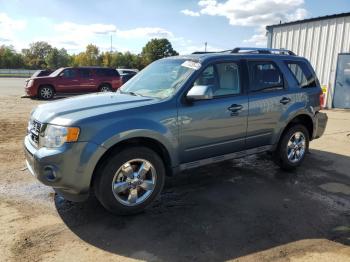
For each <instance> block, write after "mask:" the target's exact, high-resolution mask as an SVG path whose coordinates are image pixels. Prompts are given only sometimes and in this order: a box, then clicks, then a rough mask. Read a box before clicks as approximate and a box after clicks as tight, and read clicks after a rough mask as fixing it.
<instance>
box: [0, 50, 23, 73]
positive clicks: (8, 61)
mask: <svg viewBox="0 0 350 262" xmlns="http://www.w3.org/2000/svg"><path fill="white" fill-rule="evenodd" d="M23 67H24V61H23V57H22V55H21V54H18V53H17V52H16V51H15V49H14V48H13V46H5V45H2V46H0V68H11V69H12V68H23Z"/></svg>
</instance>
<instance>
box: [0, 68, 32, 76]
mask: <svg viewBox="0 0 350 262" xmlns="http://www.w3.org/2000/svg"><path fill="white" fill-rule="evenodd" d="M35 71H37V70H29V69H0V77H30V76H31V75H32V74H34V72H35Z"/></svg>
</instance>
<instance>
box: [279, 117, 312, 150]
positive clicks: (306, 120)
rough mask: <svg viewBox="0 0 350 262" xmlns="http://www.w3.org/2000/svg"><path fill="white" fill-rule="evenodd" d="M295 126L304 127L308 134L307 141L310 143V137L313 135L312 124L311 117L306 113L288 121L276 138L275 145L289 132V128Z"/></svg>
mask: <svg viewBox="0 0 350 262" xmlns="http://www.w3.org/2000/svg"><path fill="white" fill-rule="evenodd" d="M297 124H302V125H304V126H305V127H306V129H307V130H308V133H309V139H310V141H311V140H312V137H313V134H314V122H313V120H312V117H311V116H310V115H308V114H306V113H301V114H298V115H296V116H294V117H292V118H291V119H290V120H289V121H288V123H287V125H286V126H285V127H284V128H283V130H282V131H281V132H280V134H279V136H278V140H277V145H278V144H279V143H280V141H281V138H282V137H283V135H284V134H285V133H286V132H287V131H288V130H289V128H290V127H292V126H294V125H297Z"/></svg>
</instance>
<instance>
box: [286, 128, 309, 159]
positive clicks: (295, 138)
mask: <svg viewBox="0 0 350 262" xmlns="http://www.w3.org/2000/svg"><path fill="white" fill-rule="evenodd" d="M305 150H306V138H305V135H304V134H303V133H302V132H300V131H298V132H295V133H294V134H293V135H292V136H291V138H290V139H289V141H288V144H287V154H288V160H289V161H290V162H292V163H296V162H299V161H300V160H301V159H302V158H303V156H304V154H305Z"/></svg>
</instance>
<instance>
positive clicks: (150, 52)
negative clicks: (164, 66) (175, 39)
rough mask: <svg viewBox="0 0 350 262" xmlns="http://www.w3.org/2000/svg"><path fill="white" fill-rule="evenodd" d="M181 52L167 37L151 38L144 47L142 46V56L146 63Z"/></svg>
mask: <svg viewBox="0 0 350 262" xmlns="http://www.w3.org/2000/svg"><path fill="white" fill-rule="evenodd" d="M178 54H179V53H178V52H176V51H175V50H174V49H173V47H172V45H171V43H170V42H169V40H168V39H166V38H161V39H157V38H155V39H151V40H150V41H149V42H148V43H147V44H146V45H145V47H144V48H142V53H141V55H142V57H143V58H144V62H143V63H144V65H145V66H146V65H147V64H149V63H152V62H153V61H155V60H158V59H161V58H163V57H168V56H175V55H178Z"/></svg>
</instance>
